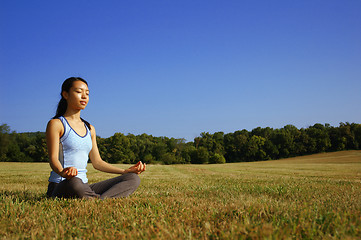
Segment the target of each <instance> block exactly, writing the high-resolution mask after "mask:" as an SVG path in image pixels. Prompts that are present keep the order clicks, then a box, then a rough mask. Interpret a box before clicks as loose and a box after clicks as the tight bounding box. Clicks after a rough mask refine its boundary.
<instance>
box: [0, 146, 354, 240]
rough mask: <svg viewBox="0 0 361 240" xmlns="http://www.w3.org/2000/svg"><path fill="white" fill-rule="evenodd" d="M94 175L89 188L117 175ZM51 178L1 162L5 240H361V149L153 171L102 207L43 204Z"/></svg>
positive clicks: (40, 169) (34, 167) (0, 232)
mask: <svg viewBox="0 0 361 240" xmlns="http://www.w3.org/2000/svg"><path fill="white" fill-rule="evenodd" d="M120 166H121V167H127V166H124V165H120ZM88 170H89V172H88V177H89V180H90V182H95V181H100V180H103V179H106V178H109V177H112V176H114V175H111V174H105V173H101V172H98V171H96V170H94V169H93V168H92V166H88ZM49 171H50V167H49V165H48V164H46V163H0V175H1V177H0V236H1V238H3V239H74V238H76V239H360V238H361V151H344V152H337V153H325V154H317V155H312V156H304V157H297V158H291V159H283V160H277V161H266V162H252V163H232V164H222V165H171V166H164V165H150V166H148V170H147V172H145V173H143V174H142V175H141V179H142V183H141V186H140V187H139V189H138V190H137V191H136V192H135V193H134V194H133V195H132V196H130V197H128V198H124V199H107V200H104V201H101V200H76V199H72V200H67V199H56V200H52V199H47V198H45V191H46V187H47V179H48V176H49Z"/></svg>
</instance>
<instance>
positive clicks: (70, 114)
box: [64, 109, 80, 121]
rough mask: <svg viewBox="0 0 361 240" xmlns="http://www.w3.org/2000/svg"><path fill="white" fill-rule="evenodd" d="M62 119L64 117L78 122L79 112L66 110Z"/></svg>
mask: <svg viewBox="0 0 361 240" xmlns="http://www.w3.org/2000/svg"><path fill="white" fill-rule="evenodd" d="M64 117H66V118H67V119H71V120H79V121H80V110H76V111H74V110H71V109H67V110H66V112H65V113H64Z"/></svg>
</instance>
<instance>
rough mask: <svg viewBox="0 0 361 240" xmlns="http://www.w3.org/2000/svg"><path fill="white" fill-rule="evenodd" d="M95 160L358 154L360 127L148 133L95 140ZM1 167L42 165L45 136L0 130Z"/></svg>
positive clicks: (196, 161)
mask: <svg viewBox="0 0 361 240" xmlns="http://www.w3.org/2000/svg"><path fill="white" fill-rule="evenodd" d="M97 142H98V147H99V152H100V155H101V156H102V158H103V160H105V161H107V162H109V163H126V164H130V163H135V162H137V161H139V160H141V161H143V162H146V163H148V164H149V163H153V164H156V163H159V164H188V163H193V164H205V163H226V162H229V163H230V162H248V161H261V160H270V159H280V158H288V157H295V156H302V155H307V154H314V153H320V152H331V151H341V150H351V149H354V150H358V149H361V124H357V123H348V122H346V123H340V125H339V126H338V127H333V126H330V124H324V125H323V124H320V123H317V124H315V125H313V126H310V127H308V128H301V129H298V128H297V127H295V126H293V125H286V126H285V127H283V128H280V129H273V128H270V127H266V128H261V127H258V128H255V129H253V130H252V131H248V130H240V131H235V132H234V133H227V134H225V133H223V132H215V133H213V134H212V133H208V132H203V133H201V134H200V136H198V137H196V138H195V139H194V141H193V142H186V141H185V139H176V138H168V137H154V136H152V135H148V134H145V133H144V134H141V135H133V134H127V135H124V134H122V133H115V134H114V135H113V136H111V137H108V138H101V137H99V136H97ZM0 161H1V162H47V161H48V153H47V147H46V140H45V133H44V132H32V133H16V132H15V131H11V130H10V127H9V126H8V125H7V124H2V125H0Z"/></svg>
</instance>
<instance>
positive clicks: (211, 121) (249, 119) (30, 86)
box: [0, 0, 361, 141]
mask: <svg viewBox="0 0 361 240" xmlns="http://www.w3.org/2000/svg"><path fill="white" fill-rule="evenodd" d="M70 76H79V77H83V78H84V79H86V80H87V81H88V83H89V88H90V102H89V105H88V107H87V108H86V110H85V111H83V113H82V116H83V117H84V118H85V119H87V120H88V121H89V122H90V123H92V124H93V125H94V126H95V128H96V130H97V134H98V135H100V136H101V137H109V136H112V135H113V134H114V133H115V132H121V133H124V134H127V133H132V134H136V135H138V134H142V133H147V134H151V135H153V136H167V137H175V138H185V139H187V140H189V141H192V140H193V138H194V137H196V136H199V134H200V133H201V132H210V133H214V132H218V131H223V132H225V133H229V132H234V131H236V130H241V129H247V130H252V129H253V128H256V127H259V126H260V127H272V128H281V127H283V126H285V125H287V124H292V125H295V126H296V127H298V128H302V127H308V126H310V125H313V124H315V123H322V124H324V123H330V124H331V125H333V126H338V124H339V123H340V122H357V123H361V104H360V103H361V1H360V0H346V1H343V0H338V1H335V0H323V1H319V0H302V1H290V0H284V1H278V0H275V1H269V0H255V1H250V0H249V1H239V0H232V1H227V0H226V1H220V0H218V1H213V0H202V1H201V0H182V1H165V0H163V1H158V0H154V1H149V0H142V1H139V0H128V1H118V0H104V1H99V0H72V1H69V0H66V1H49V0H41V1H39V0H32V1H28V0H22V1H21V0H1V1H0V81H1V85H0V124H3V123H6V124H8V125H9V126H10V127H11V129H12V130H15V131H17V132H29V131H45V127H46V123H47V122H48V120H49V119H50V118H51V117H52V116H53V115H54V113H55V109H56V105H57V103H58V101H59V96H60V87H61V84H62V82H63V81H64V80H65V79H66V78H68V77H70Z"/></svg>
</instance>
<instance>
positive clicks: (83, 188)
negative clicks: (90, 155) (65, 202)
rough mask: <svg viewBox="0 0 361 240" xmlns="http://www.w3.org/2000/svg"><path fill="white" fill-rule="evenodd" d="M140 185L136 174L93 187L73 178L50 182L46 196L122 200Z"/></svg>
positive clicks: (109, 180) (125, 175)
mask: <svg viewBox="0 0 361 240" xmlns="http://www.w3.org/2000/svg"><path fill="white" fill-rule="evenodd" d="M139 184H140V178H139V176H138V175H137V174H135V173H126V174H124V175H121V176H118V177H115V178H111V179H108V180H105V181H101V182H98V183H93V184H91V185H89V184H88V183H83V181H82V180H81V179H80V178H78V177H73V178H71V179H69V180H64V181H61V182H60V183H54V182H50V183H49V185H48V191H47V193H46V195H47V196H48V197H54V198H55V197H59V198H61V197H63V198H100V199H104V198H120V197H127V196H129V195H130V194H132V193H133V192H134V191H135V190H136V189H137V188H138V186H139Z"/></svg>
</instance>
